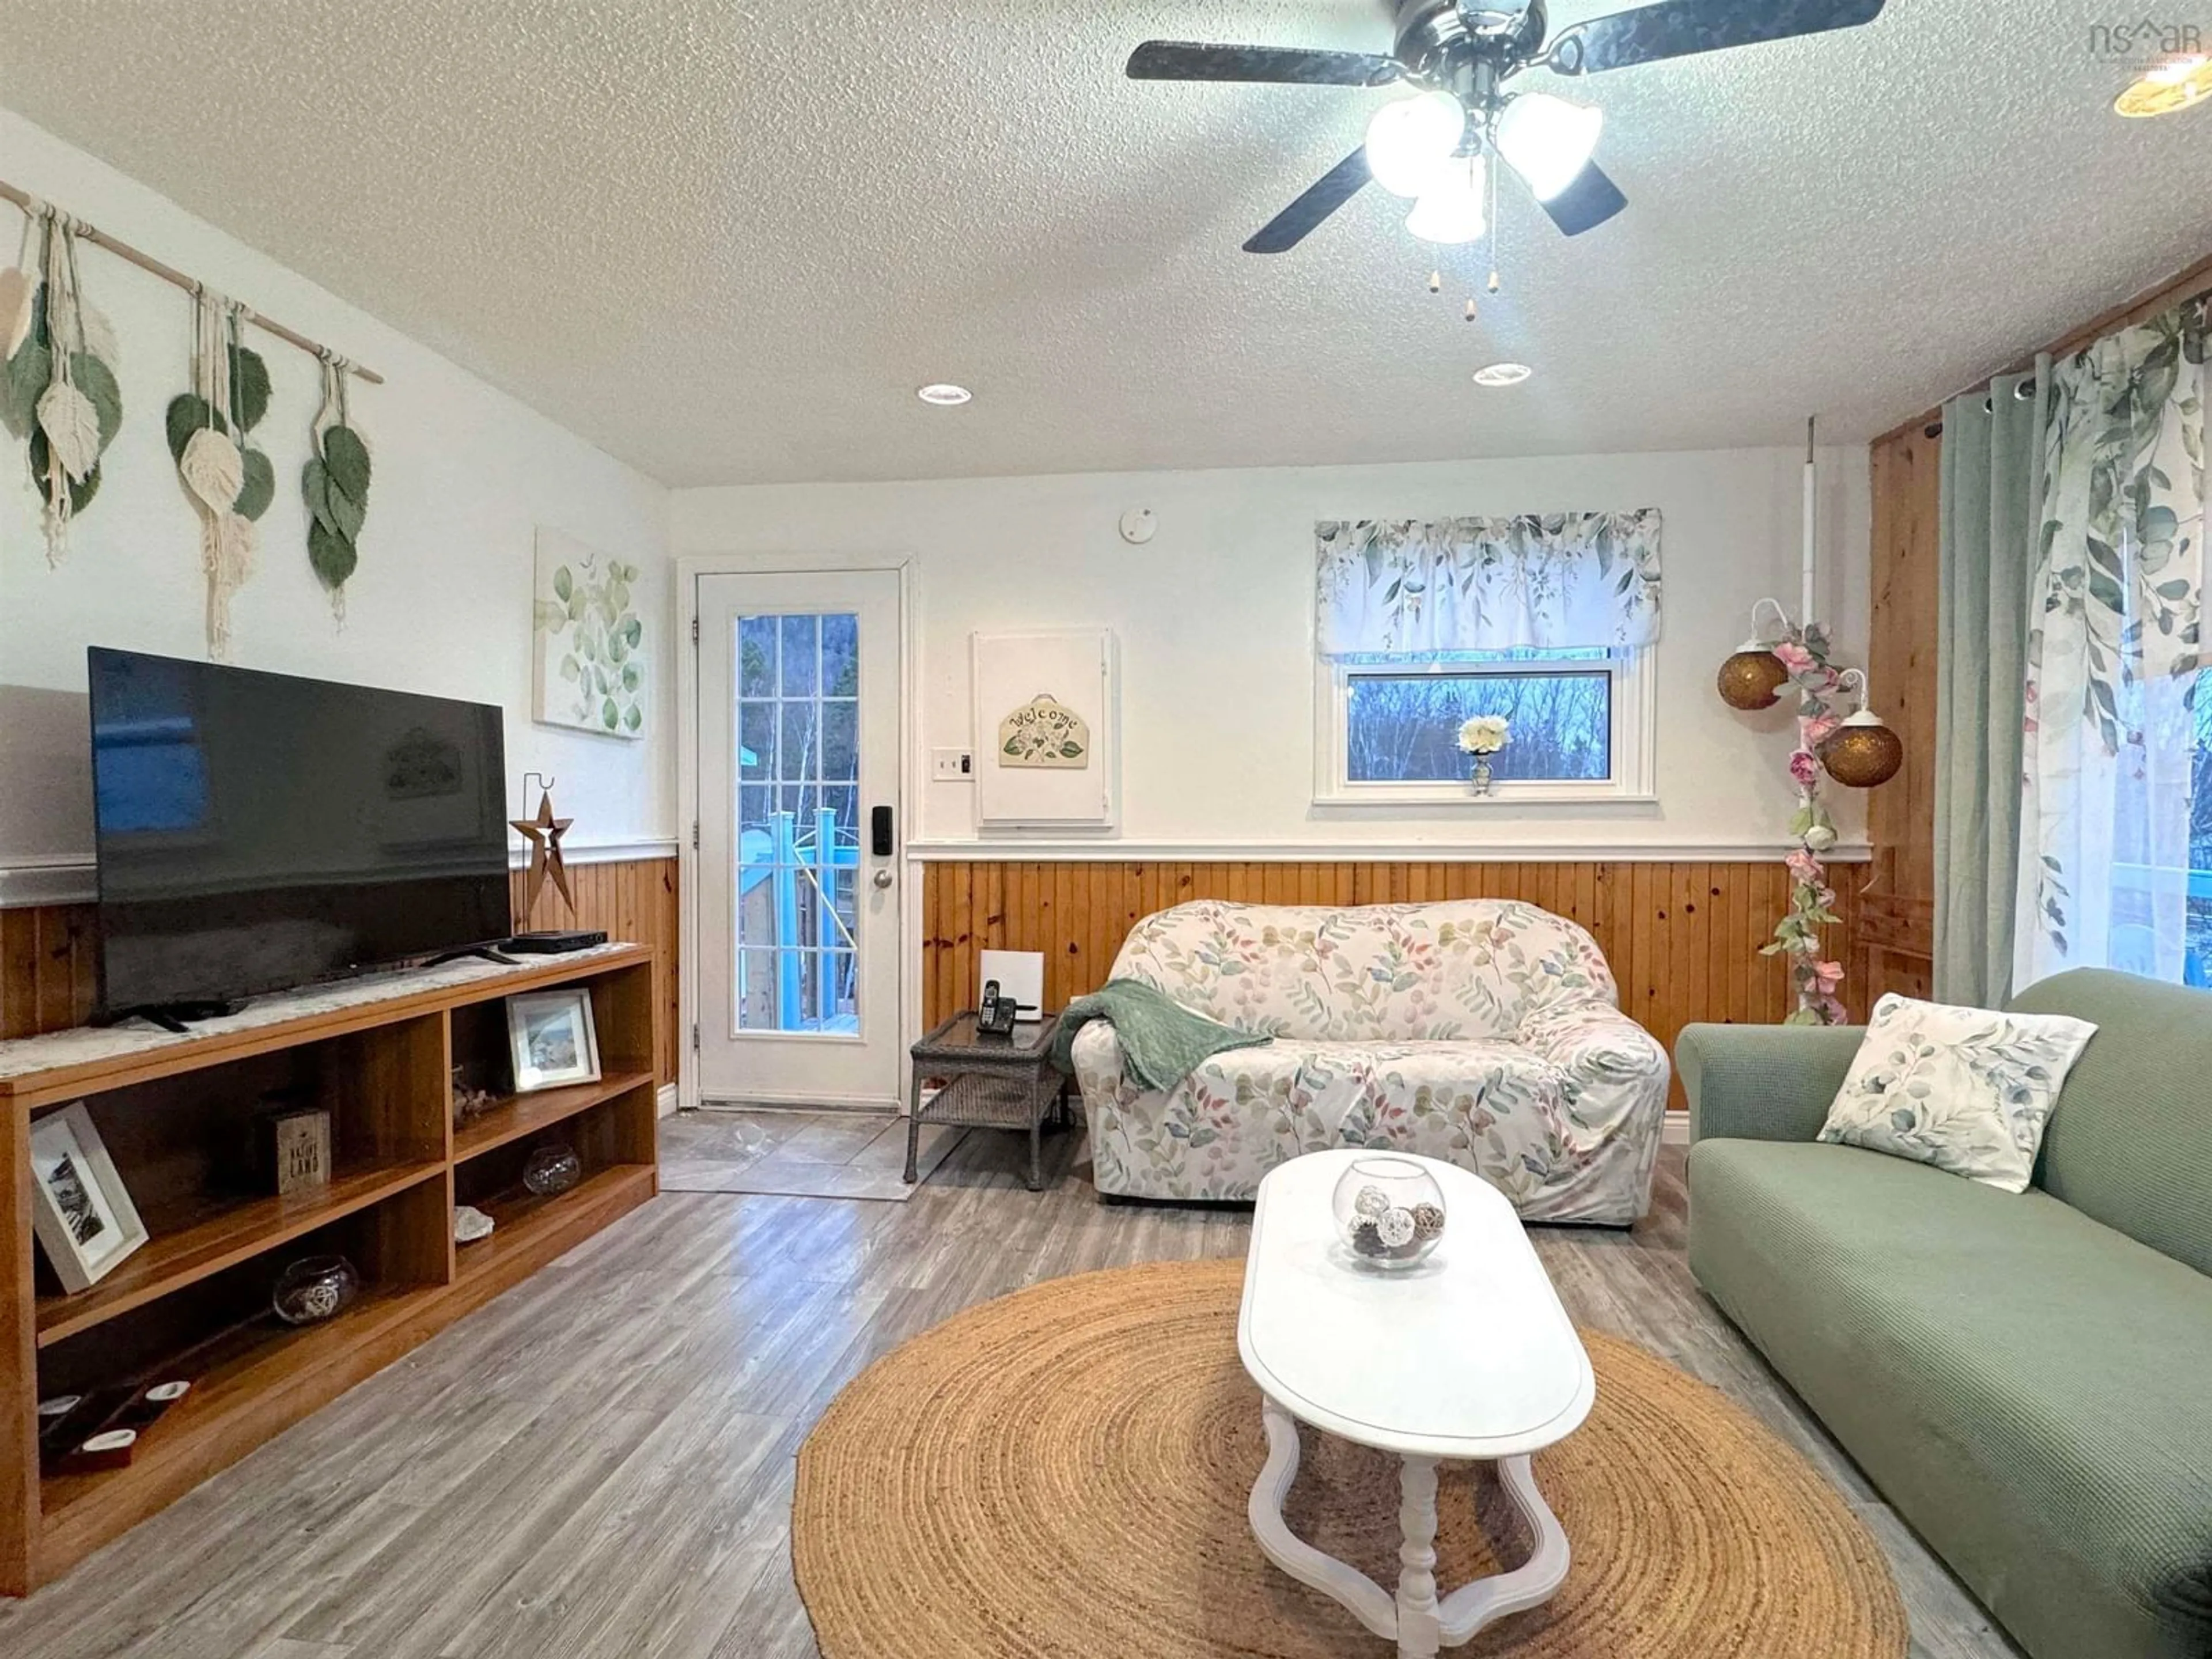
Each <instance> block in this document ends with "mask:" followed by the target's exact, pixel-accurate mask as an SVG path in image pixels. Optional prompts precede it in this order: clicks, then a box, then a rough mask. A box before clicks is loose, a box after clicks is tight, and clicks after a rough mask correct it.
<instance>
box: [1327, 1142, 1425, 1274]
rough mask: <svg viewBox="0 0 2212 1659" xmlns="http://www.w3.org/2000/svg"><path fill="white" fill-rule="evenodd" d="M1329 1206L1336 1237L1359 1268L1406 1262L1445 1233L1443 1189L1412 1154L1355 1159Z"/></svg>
mask: <svg viewBox="0 0 2212 1659" xmlns="http://www.w3.org/2000/svg"><path fill="white" fill-rule="evenodd" d="M1330 1205H1331V1207H1332V1208H1333V1209H1334V1211H1335V1213H1336V1232H1337V1237H1339V1238H1340V1239H1341V1240H1343V1242H1344V1246H1345V1248H1346V1249H1348V1250H1350V1251H1351V1252H1352V1256H1353V1258H1354V1260H1356V1261H1358V1262H1359V1264H1360V1265H1361V1266H1363V1267H1379V1268H1386V1269H1389V1268H1398V1267H1411V1266H1412V1265H1413V1263H1415V1262H1416V1261H1421V1260H1423V1259H1424V1258H1425V1257H1426V1256H1427V1255H1428V1254H1429V1253H1430V1252H1431V1250H1433V1249H1436V1248H1437V1242H1438V1241H1439V1240H1441V1239H1442V1238H1443V1236H1444V1194H1443V1188H1441V1187H1439V1186H1438V1185H1437V1179H1436V1177H1435V1176H1432V1175H1431V1174H1430V1173H1429V1172H1428V1171H1427V1170H1425V1169H1423V1168H1422V1167H1421V1166H1420V1165H1419V1164H1417V1163H1415V1162H1414V1161H1413V1159H1411V1158H1389V1157H1383V1156H1377V1157H1374V1158H1355V1159H1354V1160H1353V1161H1352V1167H1351V1168H1350V1169H1348V1170H1346V1171H1345V1172H1344V1175H1343V1176H1342V1178H1341V1179H1340V1180H1339V1181H1338V1182H1337V1183H1336V1191H1335V1193H1334V1195H1333V1196H1332V1198H1331V1200H1330Z"/></svg>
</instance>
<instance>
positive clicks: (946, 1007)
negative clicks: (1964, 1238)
mask: <svg viewBox="0 0 2212 1659" xmlns="http://www.w3.org/2000/svg"><path fill="white" fill-rule="evenodd" d="M1864 873H1865V866H1863V865H1843V866H1838V874H1839V875H1841V876H1842V877H1843V878H1844V879H1843V880H1841V881H1839V882H1838V884H1837V886H1838V915H1841V916H1842V917H1843V925H1842V927H1839V928H1838V929H1836V930H1833V931H1834V932H1835V933H1836V934H1837V935H1838V937H1837V938H1836V939H1835V940H1834V941H1833V948H1834V949H1836V950H1842V949H1844V948H1845V947H1844V940H1845V939H1848V938H1849V937H1850V933H1851V929H1852V927H1853V926H1854V924H1855V921H1856V917H1857V889H1858V886H1859V884H1860V883H1861V881H1862V880H1863V878H1864ZM922 875H923V887H922V895H923V896H922V1005H923V1014H924V1019H925V1022H926V1023H933V1022H935V1021H936V1020H939V1019H941V1018H944V1017H945V1015H947V1014H949V1013H951V1012H955V1011H957V1010H959V1009H962V1008H970V1007H973V1006H975V996H976V992H977V990H978V988H979V987H978V985H977V981H976V976H975V953H976V952H977V951H981V950H987V949H988V950H1007V951H1043V952H1044V955H1045V1001H1046V1003H1047V1005H1048V1006H1051V1007H1055V1008H1057V1007H1061V1006H1066V1002H1067V1000H1068V999H1069V998H1071V997H1075V996H1079V995H1081V994H1083V993H1085V991H1091V990H1095V989H1096V988H1097V987H1098V986H1099V985H1100V984H1102V983H1103V982H1104V981H1105V979H1106V976H1107V973H1108V970H1109V969H1110V968H1111V967H1112V965H1113V962H1114V956H1115V951H1118V950H1120V948H1121V941H1122V939H1123V938H1124V937H1126V936H1127V933H1128V931H1129V928H1130V927H1131V925H1132V924H1133V923H1134V922H1135V921H1137V920H1138V918H1139V917H1140V916H1145V915H1150V914H1151V913H1152V912H1153V911H1155V910H1161V909H1165V908H1167V907H1168V906H1169V905H1170V904H1177V903H1181V902H1183V901H1184V900H1186V899H1196V898H1225V899H1242V900H1248V901H1254V902H1264V903H1269V904H1334V905H1343V904H1384V903H1397V902H1406V901H1411V900H1421V899H1443V898H1469V897H1485V898H1518V899H1526V900H1528V902H1530V903H1532V904H1537V905H1541V906H1542V907H1543V908H1545V909H1547V910H1550V911H1553V912H1554V913H1556V914H1557V915H1563V916H1566V917H1569V918H1570V919H1571V920H1573V921H1577V922H1580V923H1581V924H1582V925H1583V927H1587V928H1589V931H1590V933H1592V934H1593V935H1594V936H1595V939H1597V942H1598V947H1599V948H1600V949H1601V950H1602V951H1604V952H1605V956H1606V960H1607V962H1608V963H1611V964H1612V966H1613V976H1614V978H1615V979H1617V980H1618V981H1620V1002H1621V1006H1622V1007H1623V1008H1624V1009H1625V1010H1626V1011H1627V1012H1629V1013H1630V1014H1631V1015H1632V1016H1633V1017H1634V1018H1635V1019H1636V1020H1637V1021H1638V1023H1639V1024H1642V1025H1643V1026H1644V1028H1645V1029H1646V1030H1649V1031H1650V1032H1651V1034H1652V1035H1653V1036H1656V1037H1657V1038H1658V1039H1659V1040H1660V1041H1661V1042H1663V1043H1665V1044H1666V1045H1667V1046H1668V1048H1669V1050H1670V1051H1671V1049H1672V1048H1673V1047H1674V1036H1675V1033H1676V1032H1678V1031H1680V1030H1681V1028H1682V1027H1683V1026H1685V1025H1686V1024H1691V1023H1692V1022H1694V1021H1699V1020H1719V1021H1736V1022H1740V1023H1748V1022H1770V1021H1776V1020H1779V1019H1781V1018H1783V1017H1784V1015H1785V1014H1787V1013H1788V1012H1790V1006H1791V999H1790V979H1789V974H1788V971H1787V969H1785V968H1784V965H1783V963H1782V962H1781V961H1780V959H1779V958H1778V957H1762V956H1760V955H1759V946H1760V945H1763V944H1765V941H1766V939H1767V936H1768V934H1769V933H1771V931H1772V930H1773V927H1774V923H1775V921H1777V920H1778V918H1779V917H1780V915H1782V912H1783V910H1784V908H1785V907H1786V905H1787V904H1788V902H1789V879H1790V878H1789V875H1788V872H1786V871H1784V868H1783V866H1782V864H1781V861H1780V860H1759V861H1742V862H1730V863H1695V862H1686V861H1685V862H1666V863H1660V862H1643V861H1630V860H1617V861H1605V862H1577V863H1544V864H1466V863H1436V864H1427V863H1421V864H1408V863H1356V862H1350V863H1336V862H1331V863H1291V862H1268V863H1204V864H1198V863H1194V864H1168V863H1131V862H1119V861H1112V860H1084V861H1069V862H1051V863H1012V862H1009V863H996V862H966V861H951V862H946V863H941V864H931V865H928V866H925V867H924V870H923V872H922ZM1849 988H1850V987H1846V989H1847V990H1848V989H1849ZM1852 1006H1853V1008H1854V1009H1855V1010H1857V1011H1859V1012H1863V1008H1862V1006H1861V1005H1860V1004H1859V1002H1858V1001H1857V999H1856V998H1855V997H1854V998H1853V1000H1852ZM1674 1103H1675V1104H1677V1105H1680V1103H1681V1092H1680V1086H1679V1085H1677V1087H1676V1090H1675V1094H1674Z"/></svg>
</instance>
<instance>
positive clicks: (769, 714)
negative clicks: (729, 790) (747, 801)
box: [738, 702, 775, 780]
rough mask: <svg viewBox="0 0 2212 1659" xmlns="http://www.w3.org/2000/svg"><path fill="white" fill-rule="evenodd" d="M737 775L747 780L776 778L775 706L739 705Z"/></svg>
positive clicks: (757, 703) (750, 703) (764, 703)
mask: <svg viewBox="0 0 2212 1659" xmlns="http://www.w3.org/2000/svg"><path fill="white" fill-rule="evenodd" d="M738 776H740V777H742V778H745V779H748V780H750V779H753V778H771V777H774V776H775V704H774V703H772V702H741V703H739V704H738Z"/></svg>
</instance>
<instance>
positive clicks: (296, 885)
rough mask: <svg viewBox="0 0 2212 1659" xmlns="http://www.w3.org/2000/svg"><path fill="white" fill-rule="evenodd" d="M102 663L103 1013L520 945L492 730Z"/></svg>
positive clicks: (463, 709) (112, 654)
mask: <svg viewBox="0 0 2212 1659" xmlns="http://www.w3.org/2000/svg"><path fill="white" fill-rule="evenodd" d="M87 655H88V659H89V663H90V670H91V674H90V678H91V684H92V775H93V803H94V821H95V828H96V829H97V832H98V837H99V844H100V1006H101V1009H102V1010H103V1012H105V1013H106V1014H108V1015H110V1016H113V1015H118V1014H121V1013H124V1012H128V1011H130V1010H131V1009H133V1008H140V1007H146V1006H157V1005H173V1004H178V1003H189V1002H203V1001H223V1000H231V999H234V998H237V997H242V996H247V995H251V994H253V993H255V992H258V991H270V990H276V989H279V988H281V987H286V986H293V985H301V984H305V983H307V981H313V980H319V979H327V978H331V977H333V976H335V975H341V974H346V973H351V972H355V971H357V970H359V969H364V968H370V967H376V966H380V965H385V964H388V963H398V962H401V961H404V960H406V959H409V958H410V957H424V956H428V955H431V954H434V953H435V952H438V951H448V950H454V949H458V948H460V947H462V946H465V945H478V944H483V943H484V942H486V941H489V940H496V939H503V938H505V937H506V936H507V934H508V933H511V932H513V915H512V913H511V909H510V907H509V902H508V896H507V823H506V817H507V812H506V805H507V801H506V776H507V766H506V752H505V743H504V738H503V734H502V731H501V711H500V710H499V709H498V708H495V707H492V706H490V705H489V704H485V703H473V702H453V701H451V700H449V699H447V698H444V697H422V696H413V695H411V694H410V693H407V692H403V691H382V690H372V689H370V688H369V687H367V686H359V685H337V684H331V683H330V682H328V681H324V680H310V679H301V678H295V677H294V676H292V675H289V674H264V673H260V672H257V671H253V670H250V669H244V668H227V667H222V666H220V665H216V664H213V663H204V662H190V661H185V660H183V659H178V658H173V657H149V656H143V655H140V654H139V653H136V652H130V651H110V650H105V649H101V648H99V647H94V649H92V650H91V651H90V652H88V653H87Z"/></svg>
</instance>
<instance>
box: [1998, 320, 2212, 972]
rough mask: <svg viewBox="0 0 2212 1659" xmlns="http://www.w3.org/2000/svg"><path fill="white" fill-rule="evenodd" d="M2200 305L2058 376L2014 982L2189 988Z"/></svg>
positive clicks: (2037, 603)
mask: <svg viewBox="0 0 2212 1659" xmlns="http://www.w3.org/2000/svg"><path fill="white" fill-rule="evenodd" d="M2207 315H2208V302H2207V301H2203V300H2198V301H2192V302H2191V303H2190V304H2189V305H2186V306H2184V307H2180V308H2179V309H2178V310H2175V311H2172V312H2169V313H2166V315H2164V316H2162V317H2160V318H2158V319H2155V320H2154V321H2152V322H2148V323H2145V324H2142V325H2140V326H2137V327H2135V328H2129V329H2124V330H2122V331H2120V332H2118V333H2117V334H2113V335H2110V336H2107V337H2106V338H2104V339H2101V340H2100V341H2098V342H2097V343H2095V344H2093V345H2092V346H2090V347H2089V348H2088V349H2087V350H2084V351H2082V352H2081V353H2079V354H2078V355H2076V356H2072V357H2069V358H2067V359H2065V360H2064V361H2063V362H2060V363H2059V364H2058V365H2057V368H2055V369H2054V370H2053V372H2052V386H2051V413H2050V417H2049V421H2048V423H2047V424H2046V426H2045V429H2044V489H2043V499H2042V510H2041V521H2042V535H2041V542H2040V546H2039V551H2038V554H2037V558H2036V563H2035V567H2034V570H2033V574H2032V575H2031V577H2030V579H2029V589H2028V619H2029V632H2028V641H2027V717H2026V720H2025V723H2024V728H2023V732H2024V748H2025V754H2024V756H2023V762H2024V773H2025V775H2024V779H2023V793H2022V796H2021V853H2020V915H2019V920H2018V926H2017V927H2016V930H2015V957H2016V959H2015V983H2016V984H2018V985H2021V986H2026V985H2028V984H2031V983H2033V981H2036V980H2039V979H2041V978H2043V977H2044V976H2045V975H2049V974H2052V973H2056V972H2057V971H2058V970H2059V969H2063V968H2074V967H2082V966H2109V967H2114V968H2120V969H2127V970H2129V971H2130V972H2134V973H2140V974H2146V975H2153V976H2155V977H2157V978H2160V979H2166V980H2179V979H2181V978H2182V977H2183V968H2184V961H2185V950H2186V939H2185V933H2186V929H2187V921H2188V878H2189V867H2190V857H2189V842H2190V815H2191V805H2192V798H2193V794H2194V790H2193V787H2192V781H2191V771H2192V763H2193V757H2194V750H2195V747H2196V738H2195V730H2196V727H2195V715H2194V703H2195V700H2196V687H2197V671H2198V669H2199V667H2200V666H2201V665H2202V664H2203V660H2204V657H2203V649H2202V647H2201V643H2200V639H2199V633H2198V629H2199V626H2200V612H2201V608H2202V604H2203V588H2204V391H2205V368H2204V359H2205V344H2206V337H2207Z"/></svg>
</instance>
